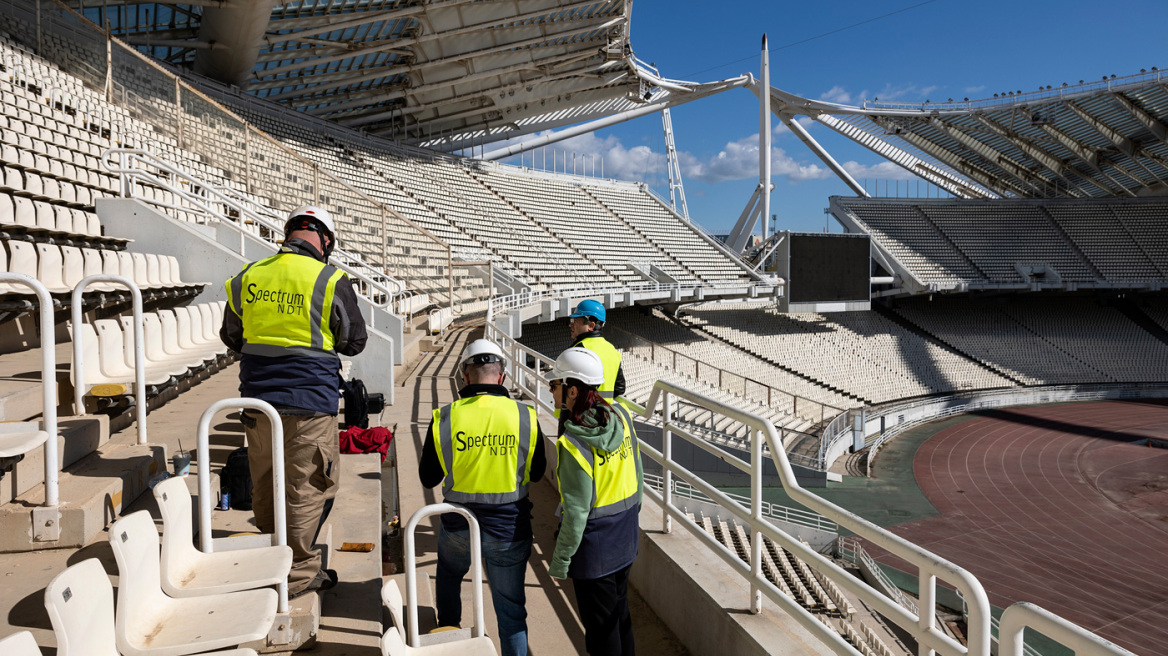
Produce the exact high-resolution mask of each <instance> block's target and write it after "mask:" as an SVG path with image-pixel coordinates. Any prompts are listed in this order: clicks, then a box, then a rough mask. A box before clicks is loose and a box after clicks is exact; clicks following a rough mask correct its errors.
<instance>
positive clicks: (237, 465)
mask: <svg viewBox="0 0 1168 656" xmlns="http://www.w3.org/2000/svg"><path fill="white" fill-rule="evenodd" d="M219 491H220V492H221V493H227V494H230V495H231V499H230V501H231V507H232V508H234V509H236V510H251V467H249V466H248V464H247V447H246V446H245V447H240V448H238V449H236V450H234V451H232V452H231V453H230V454H228V456H227V464H226V465H223V471H221V472H220V473H219Z"/></svg>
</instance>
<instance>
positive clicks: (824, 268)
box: [787, 232, 872, 303]
mask: <svg viewBox="0 0 1168 656" xmlns="http://www.w3.org/2000/svg"><path fill="white" fill-rule="evenodd" d="M789 248H790V250H789V251H788V253H789V255H788V257H789V259H788V263H789V267H790V268H789V271H788V277H787V280H788V285H787V294H788V298H789V301H790V302H791V303H838V302H846V301H859V302H865V301H868V300H869V299H870V297H871V289H872V287H871V276H872V273H871V257H872V256H871V242H870V238H869V237H868V235H853V234H830V233H824V234H820V233H795V232H793V233H791V236H790V246H789Z"/></svg>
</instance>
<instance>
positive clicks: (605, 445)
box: [549, 409, 642, 579]
mask: <svg viewBox="0 0 1168 656" xmlns="http://www.w3.org/2000/svg"><path fill="white" fill-rule="evenodd" d="M597 412H599V411H598V410H596V409H593V410H591V411H589V414H588V416H587V419H588V420H592V421H590V422H589V423H595V416H596V413H597ZM566 426H567V428H570V429H571V430H572V433H573V434H575V435H576V436H577V437H579V438H580V439H581V440H582V441H583V442H584V443H585V444H587V445H589V446H591V447H593V448H595V449H596V450H597V451H602V452H605V453H611V452H613V451H616V450H617V449H618V448H620V444H621V442H622V441H623V440H624V436H625V434H624V423H623V422H622V421H621V419H620V417H619V416H618V415H617V414H616V413H615V412H613V413H612V415H611V416H610V417H609V421H608V423H607V424H606V425H605V426H604V427H603V428H601V427H589V426H581V425H579V424H575V423H572V422H571V421H568V422H566ZM636 458H637V503H638V504H639V503H640V502H641V493H642V479H641V472H642V470H641V455H640V451H637V455H636ZM556 460H557V464H556V479H557V481H558V482H559V486H560V507H561V515H560V534H559V537H557V538H556V549H555V551H554V552H553V553H552V564H551V567H550V569H549V573H550V574H551V576H552V577H553V578H557V579H566V578H568V566H569V565H570V564H571V562H572V556H574V555H575V554H576V550H577V549H579V548H580V540H581V538H582V537H583V535H584V528H585V527H586V526H587V524H588V513H589V512H591V511H592V486H593V482H592V475H591V472H587V471H585V470H584V469H583V468H581V467H580V463H579V462H577V461H576V459H575V458H573V457H572V455H571V454H570V453H568V452H567V451H566V450H565V449H564V447H563V446H562V445H559V446H557V448H556Z"/></svg>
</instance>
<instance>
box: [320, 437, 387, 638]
mask: <svg viewBox="0 0 1168 656" xmlns="http://www.w3.org/2000/svg"><path fill="white" fill-rule="evenodd" d="M382 512H383V511H382V503H381V456H380V455H378V454H376V453H370V454H344V455H342V456H341V486H340V488H339V490H338V491H337V498H336V501H335V502H334V504H333V510H332V513H331V514H330V515H329V518H328V522H327V523H326V525H325V530H326V531H328V530H329V529H331V540H332V547H331V550H330V558H329V563H330V565H329V566H330V568H331V569H334V570H336V572H337V576H338V578H339V581H340V582H339V583H338V584H337V587H335V588H333V589H332V590H329V591H327V592H325V593H324V594H323V595H322V615H321V618H320V635H319V640H320V642H322V643H325V644H329V645H333V646H336V645H345V646H346V647H345V649H342V650H341V652H338V653H347V654H358V653H369V654H379V653H380V650H379V646H380V642H381V634H382V628H381V627H382V622H381V580H382V579H381V527H382V526H383V525H384V522H383V518H382ZM346 542H351V543H361V542H369V543H372V544H373V551H369V552H366V553H361V552H356V551H341V548H342V547H343V546H344V544H345V543H346Z"/></svg>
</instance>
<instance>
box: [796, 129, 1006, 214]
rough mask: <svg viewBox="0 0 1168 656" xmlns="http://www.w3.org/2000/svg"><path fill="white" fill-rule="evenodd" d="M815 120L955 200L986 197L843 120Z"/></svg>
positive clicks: (966, 184) (967, 183) (945, 173)
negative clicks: (936, 187)
mask: <svg viewBox="0 0 1168 656" xmlns="http://www.w3.org/2000/svg"><path fill="white" fill-rule="evenodd" d="M815 120H816V121H818V122H820V123H822V124H824V125H826V126H827V127H829V128H831V129H832V130H835V131H836V132H838V133H840V134H842V135H843V136H845V137H847V138H849V139H851V140H852V141H855V142H856V143H858V144H860V145H861V146H864V147H866V148H868V149H869V150H871V151H872V152H874V153H876V154H877V155H880V156H881V157H884V158H885V159H887V160H888V161H890V162H892V163H894V164H897V165H899V166H900V167H901V168H903V169H904V170H906V171H908V172H909V173H911V174H913V175H915V176H918V177H920V178H923V179H924V180H926V181H928V182H930V183H932V184H934V185H936V186H938V187H940V188H942V189H944V190H945V191H947V192H949V193H951V194H953V195H954V196H957V197H958V198H986V197H987V196H988V194H987V193H986V192H985V191H982V190H981V189H978V188H976V187H974V186H973V185H971V184H969V181H968V180H966V179H963V178H960V177H958V176H956V175H954V174H952V173H950V172H949V171H946V170H944V169H940V168H937V167H936V166H934V165H933V164H930V163H929V162H926V161H925V160H923V159H921V158H919V157H917V156H916V155H913V154H912V153H909V152H908V151H906V150H904V149H902V148H897V147H896V146H894V145H892V144H891V143H889V142H888V141H887V140H885V139H881V138H880V137H878V136H876V135H874V134H872V133H871V132H868V131H866V130H863V129H861V128H859V127H857V126H855V125H852V124H851V123H848V122H846V121H842V120H840V119H839V118H837V117H835V116H832V115H830V114H819V115H817V116H815Z"/></svg>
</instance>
